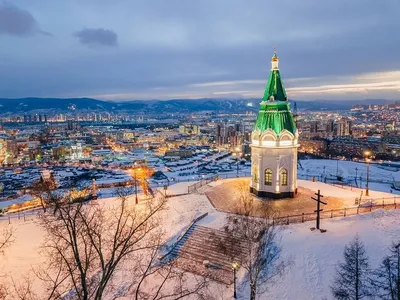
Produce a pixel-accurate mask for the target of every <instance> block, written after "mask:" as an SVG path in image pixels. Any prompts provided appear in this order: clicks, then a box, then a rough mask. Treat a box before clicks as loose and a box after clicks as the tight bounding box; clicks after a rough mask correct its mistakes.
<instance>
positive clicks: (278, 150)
mask: <svg viewBox="0 0 400 300" xmlns="http://www.w3.org/2000/svg"><path fill="white" fill-rule="evenodd" d="M289 137H290V139H289ZM282 141H285V142H282ZM281 144H282V145H281ZM251 147H252V150H251V151H252V155H251V160H252V168H251V174H252V176H251V183H250V185H251V187H252V188H254V189H255V190H257V191H263V192H270V193H277V194H279V193H284V192H294V191H295V189H296V188H297V147H298V144H297V135H296V136H293V135H292V134H290V133H288V132H284V133H282V134H281V135H280V136H277V135H276V134H273V133H272V132H267V133H263V134H262V135H261V136H260V135H258V134H257V132H254V133H253V140H252V145H251ZM266 169H271V170H272V184H271V185H266V184H265V170H266ZM283 169H286V170H287V185H282V184H281V183H282V182H281V178H280V174H281V173H280V172H281V170H283Z"/></svg>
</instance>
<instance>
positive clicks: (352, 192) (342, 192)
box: [297, 180, 395, 204]
mask: <svg viewBox="0 0 400 300" xmlns="http://www.w3.org/2000/svg"><path fill="white" fill-rule="evenodd" d="M297 185H298V186H301V187H304V188H308V189H310V190H313V191H317V190H321V194H322V195H324V196H331V197H336V198H346V199H347V198H351V199H353V200H354V199H355V198H357V197H360V194H361V191H364V193H363V198H366V199H375V198H383V197H386V198H393V197H394V196H395V195H393V194H392V193H385V192H378V191H375V190H374V189H373V186H374V185H377V186H378V185H379V183H375V184H372V183H371V184H370V185H369V188H370V192H369V196H368V197H367V196H365V195H364V194H365V190H363V189H359V188H353V187H348V186H343V187H342V186H340V185H331V184H326V183H323V182H320V181H316V182H312V181H309V180H298V181H297ZM353 204H354V203H353Z"/></svg>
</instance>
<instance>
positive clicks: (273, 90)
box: [262, 69, 287, 101]
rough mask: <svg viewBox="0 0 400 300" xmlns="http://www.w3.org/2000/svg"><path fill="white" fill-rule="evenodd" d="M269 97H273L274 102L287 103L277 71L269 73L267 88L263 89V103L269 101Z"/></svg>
mask: <svg viewBox="0 0 400 300" xmlns="http://www.w3.org/2000/svg"><path fill="white" fill-rule="evenodd" d="M271 96H273V97H274V98H273V99H274V100H279V101H287V96H286V91H285V88H284V87H283V83H282V79H281V74H280V73H279V69H274V70H271V72H270V73H269V78H268V82H267V86H266V87H265V93H264V97H263V98H262V99H263V100H264V101H269V100H270V99H271Z"/></svg>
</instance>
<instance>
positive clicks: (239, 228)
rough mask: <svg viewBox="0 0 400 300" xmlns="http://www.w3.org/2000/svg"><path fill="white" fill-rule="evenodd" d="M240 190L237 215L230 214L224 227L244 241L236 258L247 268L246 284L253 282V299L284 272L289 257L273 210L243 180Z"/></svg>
mask: <svg viewBox="0 0 400 300" xmlns="http://www.w3.org/2000/svg"><path fill="white" fill-rule="evenodd" d="M237 191H238V205H237V208H236V215H233V216H229V217H228V225H227V226H226V227H225V230H226V232H228V233H229V234H230V236H231V237H232V240H236V241H241V244H242V246H243V247H242V249H241V252H242V253H236V256H237V258H236V259H238V260H240V264H241V267H243V268H244V269H245V270H246V278H245V280H244V282H243V283H244V284H247V283H248V284H249V285H250V299H251V300H253V299H256V297H257V295H262V294H264V293H265V292H267V290H268V288H269V287H270V285H271V284H273V282H275V281H276V280H277V279H278V278H279V277H281V276H282V275H283V274H284V273H285V271H286V270H287V267H288V266H289V264H290V259H287V260H285V259H283V258H282V257H281V252H282V246H281V245H280V228H279V227H278V226H274V224H273V222H272V215H273V211H272V210H271V208H270V207H269V205H268V203H267V202H265V201H260V200H258V199H255V198H254V197H253V196H252V195H250V193H249V192H248V185H247V184H245V183H243V184H242V183H240V184H239V185H238V187H237ZM254 216H256V217H254Z"/></svg>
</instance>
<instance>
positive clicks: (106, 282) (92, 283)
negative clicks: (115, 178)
mask: <svg viewBox="0 0 400 300" xmlns="http://www.w3.org/2000/svg"><path fill="white" fill-rule="evenodd" d="M130 193H131V192H130V191H129V190H127V189H120V190H118V201H117V202H114V203H113V205H111V206H110V205H108V206H107V204H104V203H102V202H97V205H93V204H90V203H72V201H71V199H69V198H68V197H67V198H65V199H63V201H57V202H56V203H54V204H53V205H54V206H55V209H54V213H46V212H43V213H41V214H40V217H39V224H40V226H42V228H43V229H45V230H46V232H47V239H46V241H45V244H44V248H43V249H44V252H45V254H46V256H47V257H48V264H47V265H46V266H45V267H44V268H41V269H37V270H36V274H37V275H38V277H39V278H40V279H41V280H42V281H43V282H44V283H45V286H46V294H47V298H48V299H60V298H61V299H63V298H65V299H66V298H68V299H70V298H72V299H84V300H86V299H95V300H97V299H98V300H99V299H103V298H107V299H116V298H121V297H127V295H129V299H154V300H155V299H180V298H182V297H183V296H184V295H189V294H193V293H200V291H201V289H202V288H203V287H204V286H205V282H204V281H202V280H199V281H198V282H197V283H195V284H194V285H193V281H192V280H189V278H188V276H189V275H188V274H184V273H182V272H180V271H179V270H177V269H176V268H174V265H173V264H172V263H171V264H166V265H163V264H160V263H158V259H157V253H158V251H159V250H160V247H161V246H162V237H163V231H162V230H161V228H162V227H161V219H160V216H161V214H160V212H161V211H162V210H163V209H164V206H165V203H166V200H165V199H164V198H163V197H157V198H154V199H153V200H152V201H149V202H147V203H145V204H141V205H134V203H133V202H132V201H131V200H129V195H130ZM192 279H193V278H192ZM172 286H173V288H172Z"/></svg>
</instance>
